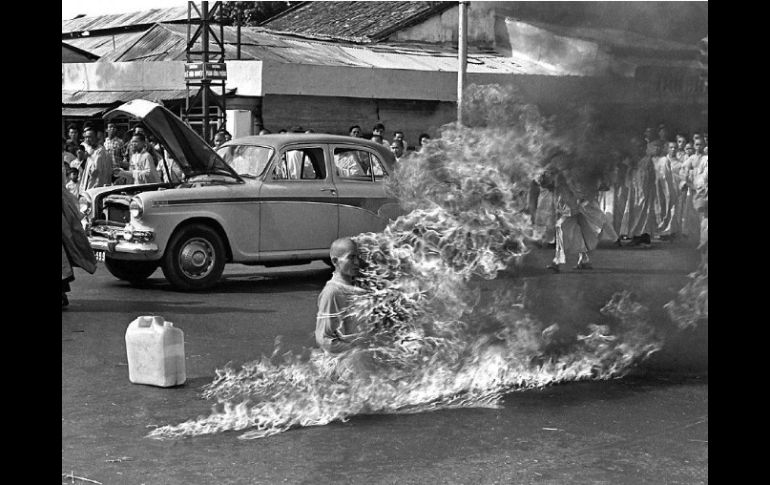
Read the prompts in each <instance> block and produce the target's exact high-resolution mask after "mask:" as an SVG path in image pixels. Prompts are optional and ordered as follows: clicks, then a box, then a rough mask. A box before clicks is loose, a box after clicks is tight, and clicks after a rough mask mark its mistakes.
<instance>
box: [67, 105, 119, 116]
mask: <svg viewBox="0 0 770 485" xmlns="http://www.w3.org/2000/svg"><path fill="white" fill-rule="evenodd" d="M108 109H109V108H108V107H106V106H101V107H95V108H94V107H89V108H82V107H79V108H70V107H65V106H62V109H61V115H62V116H87V117H91V116H96V115H98V114H102V113H103V112H104V111H107V110H108Z"/></svg>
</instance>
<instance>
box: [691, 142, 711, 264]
mask: <svg viewBox="0 0 770 485" xmlns="http://www.w3.org/2000/svg"><path fill="white" fill-rule="evenodd" d="M704 142H705V137H704ZM704 151H705V147H704ZM692 185H693V189H694V190H695V194H694V195H693V206H694V207H695V210H696V211H697V213H698V217H699V218H700V242H699V244H698V249H700V250H701V251H708V231H709V206H708V199H709V157H708V154H705V153H704V155H703V156H702V157H701V158H700V159H699V160H698V164H697V165H696V166H695V167H693V172H692Z"/></svg>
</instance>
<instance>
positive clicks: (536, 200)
mask: <svg viewBox="0 0 770 485" xmlns="http://www.w3.org/2000/svg"><path fill="white" fill-rule="evenodd" d="M540 181H541V180H540V178H538V179H537V180H533V181H532V183H531V184H530V190H529V213H530V217H531V220H532V225H533V226H535V229H536V230H537V231H538V233H540V234H542V235H543V236H542V241H543V243H544V244H555V243H556V201H555V200H554V197H553V192H551V191H550V190H547V189H545V188H543V187H541V186H540Z"/></svg>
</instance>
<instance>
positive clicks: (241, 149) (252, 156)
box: [217, 145, 274, 178]
mask: <svg viewBox="0 0 770 485" xmlns="http://www.w3.org/2000/svg"><path fill="white" fill-rule="evenodd" d="M273 151H274V150H273V149H272V148H268V147H260V146H254V145H229V146H223V147H221V148H219V149H218V150H217V154H218V155H219V156H220V157H222V160H224V161H225V163H227V164H228V165H230V167H232V169H233V170H235V172H236V173H237V174H238V175H240V176H241V177H246V178H257V177H259V176H260V175H262V172H264V171H265V167H267V163H268V162H269V161H270V157H272V156H273Z"/></svg>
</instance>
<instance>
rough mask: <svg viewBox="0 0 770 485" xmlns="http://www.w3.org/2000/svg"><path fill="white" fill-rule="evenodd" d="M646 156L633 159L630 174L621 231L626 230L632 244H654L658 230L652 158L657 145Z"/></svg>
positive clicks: (648, 150)
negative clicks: (653, 238)
mask: <svg viewBox="0 0 770 485" xmlns="http://www.w3.org/2000/svg"><path fill="white" fill-rule="evenodd" d="M646 151H647V153H646V154H645V155H644V156H641V157H639V158H637V159H636V160H634V159H632V163H633V165H632V166H631V167H630V168H631V170H629V173H628V179H627V184H628V188H629V191H628V192H629V193H628V201H627V202H626V208H625V212H624V213H623V222H622V224H621V230H623V229H625V230H626V231H627V232H626V231H624V232H626V234H627V235H628V237H630V238H631V239H632V244H645V245H649V244H651V243H652V237H653V235H654V234H655V229H656V228H657V223H656V218H655V195H656V185H655V167H654V164H653V161H652V156H653V155H654V154H655V153H656V148H655V145H652V146H649V147H648V148H647V150H646Z"/></svg>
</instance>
